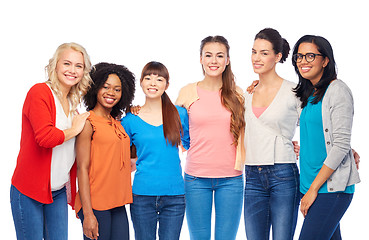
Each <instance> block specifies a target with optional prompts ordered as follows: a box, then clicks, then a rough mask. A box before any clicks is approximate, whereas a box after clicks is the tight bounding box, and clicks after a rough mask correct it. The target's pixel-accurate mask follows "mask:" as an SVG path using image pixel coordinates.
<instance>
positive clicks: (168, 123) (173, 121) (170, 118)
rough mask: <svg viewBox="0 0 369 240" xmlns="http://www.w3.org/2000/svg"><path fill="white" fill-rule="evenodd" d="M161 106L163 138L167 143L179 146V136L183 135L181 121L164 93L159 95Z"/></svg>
mask: <svg viewBox="0 0 369 240" xmlns="http://www.w3.org/2000/svg"><path fill="white" fill-rule="evenodd" d="M161 105H162V110H161V111H162V116H163V131H164V137H165V139H166V141H167V142H170V143H171V144H172V145H173V146H177V147H178V146H179V145H180V144H181V134H183V130H182V124H181V119H180V117H179V114H178V111H177V108H176V107H175V106H174V104H173V103H172V101H171V100H170V98H169V97H168V95H167V93H166V92H164V93H163V95H161Z"/></svg>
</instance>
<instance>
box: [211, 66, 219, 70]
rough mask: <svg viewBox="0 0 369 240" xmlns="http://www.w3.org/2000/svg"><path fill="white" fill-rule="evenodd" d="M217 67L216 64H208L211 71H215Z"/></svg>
mask: <svg viewBox="0 0 369 240" xmlns="http://www.w3.org/2000/svg"><path fill="white" fill-rule="evenodd" d="M218 68H219V67H217V66H209V69H210V70H212V71H216V70H218Z"/></svg>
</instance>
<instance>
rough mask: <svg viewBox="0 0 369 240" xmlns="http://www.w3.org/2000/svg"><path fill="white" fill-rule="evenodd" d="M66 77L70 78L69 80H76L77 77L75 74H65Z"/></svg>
mask: <svg viewBox="0 0 369 240" xmlns="http://www.w3.org/2000/svg"><path fill="white" fill-rule="evenodd" d="M64 76H65V77H66V78H68V79H69V80H74V79H76V77H75V76H72V75H64Z"/></svg>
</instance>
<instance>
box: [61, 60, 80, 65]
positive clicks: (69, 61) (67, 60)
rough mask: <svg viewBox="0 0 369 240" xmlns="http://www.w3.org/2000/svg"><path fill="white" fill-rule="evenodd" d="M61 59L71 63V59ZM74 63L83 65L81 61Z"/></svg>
mask: <svg viewBox="0 0 369 240" xmlns="http://www.w3.org/2000/svg"><path fill="white" fill-rule="evenodd" d="M63 61H64V62H69V63H72V61H70V60H68V59H63ZM76 64H81V65H82V66H84V64H83V63H79V62H77V63H76Z"/></svg>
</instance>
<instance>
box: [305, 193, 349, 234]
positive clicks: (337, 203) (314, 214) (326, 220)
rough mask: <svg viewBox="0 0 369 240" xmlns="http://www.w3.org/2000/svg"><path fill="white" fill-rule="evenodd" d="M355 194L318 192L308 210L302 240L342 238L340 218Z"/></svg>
mask: <svg viewBox="0 0 369 240" xmlns="http://www.w3.org/2000/svg"><path fill="white" fill-rule="evenodd" d="M352 198H353V194H348V193H318V196H317V198H316V199H315V201H314V203H313V205H311V207H310V208H309V210H308V213H307V215H306V217H305V220H304V223H303V225H302V229H301V232H300V238H299V239H300V240H309V239H311V240H341V239H342V238H341V232H340V225H339V224H340V220H341V218H342V217H343V215H344V214H345V212H346V210H347V208H348V207H349V206H350V203H351V200H352Z"/></svg>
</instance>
